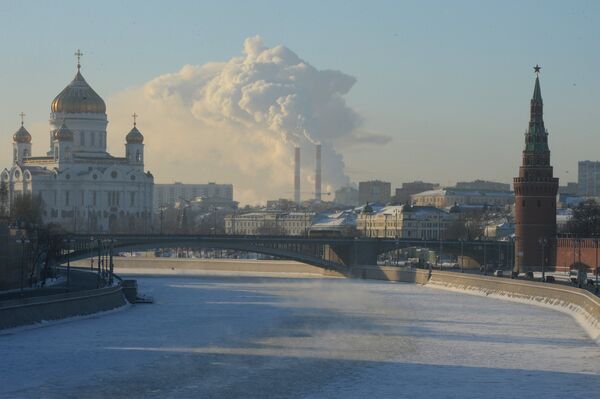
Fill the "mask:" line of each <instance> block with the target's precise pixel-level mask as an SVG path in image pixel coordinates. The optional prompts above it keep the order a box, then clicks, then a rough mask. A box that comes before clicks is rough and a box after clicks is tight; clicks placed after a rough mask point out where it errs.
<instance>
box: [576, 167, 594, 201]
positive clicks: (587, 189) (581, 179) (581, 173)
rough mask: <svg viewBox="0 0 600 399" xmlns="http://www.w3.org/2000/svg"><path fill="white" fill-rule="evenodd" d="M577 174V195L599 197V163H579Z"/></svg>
mask: <svg viewBox="0 0 600 399" xmlns="http://www.w3.org/2000/svg"><path fill="white" fill-rule="evenodd" d="M577 172H578V173H577V184H578V191H577V194H579V195H581V196H586V197H597V196H600V161H579V164H578V171H577Z"/></svg>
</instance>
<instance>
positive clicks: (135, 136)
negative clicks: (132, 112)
mask: <svg viewBox="0 0 600 399" xmlns="http://www.w3.org/2000/svg"><path fill="white" fill-rule="evenodd" d="M125 141H127V144H142V143H143V142H144V136H143V135H142V133H140V131H139V130H138V129H137V127H135V125H134V126H133V129H131V130H130V131H129V133H127V136H125Z"/></svg>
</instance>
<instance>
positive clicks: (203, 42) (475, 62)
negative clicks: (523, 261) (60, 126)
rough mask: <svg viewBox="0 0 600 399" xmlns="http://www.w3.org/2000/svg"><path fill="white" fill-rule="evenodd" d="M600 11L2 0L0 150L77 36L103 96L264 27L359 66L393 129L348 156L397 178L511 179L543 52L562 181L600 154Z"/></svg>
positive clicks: (88, 72) (60, 78)
mask: <svg viewBox="0 0 600 399" xmlns="http://www.w3.org/2000/svg"><path fill="white" fill-rule="evenodd" d="M599 17H600V2H598V1H410V2H405V1H368V2H367V1H301V2H293V3H291V2H285V1H241V0H240V1H218V2H216V1H215V2H201V1H173V2H169V3H167V2H165V1H160V2H159V1H108V0H104V1H101V2H81V1H58V2H47V1H26V2H25V1H2V2H1V3H0V38H1V39H2V40H0V54H2V55H3V56H2V62H1V63H0V140H1V141H0V142H1V143H3V144H2V146H0V148H2V151H0V161H1V163H2V165H3V166H4V165H6V166H8V164H9V162H10V149H9V147H10V143H11V138H10V136H11V135H12V133H13V132H14V131H15V130H16V128H17V127H18V124H19V117H18V114H19V112H21V111H25V112H26V113H27V114H28V116H27V121H28V123H29V124H34V123H45V121H46V120H47V118H48V113H49V107H50V102H51V100H52V98H53V97H54V96H55V95H56V94H57V93H58V92H59V91H60V90H61V89H62V88H63V87H64V86H65V85H66V84H67V83H68V82H69V81H70V79H71V78H72V75H73V73H74V63H75V61H74V57H73V53H74V51H75V50H76V49H77V48H81V49H82V50H83V52H84V53H85V56H84V59H83V64H84V68H85V76H86V77H87V79H88V81H89V82H90V83H91V84H92V86H93V87H94V88H95V89H96V90H97V91H98V92H99V94H100V95H102V96H103V97H104V98H105V99H106V98H109V97H110V96H111V95H114V94H116V93H118V92H119V91H121V90H123V89H125V88H127V87H130V86H138V85H140V84H142V83H144V82H146V81H148V80H149V79H151V78H153V77H156V76H158V75H161V74H164V73H168V72H174V71H177V70H179V69H180V68H181V66H182V65H184V64H203V63H205V62H209V61H221V60H226V59H229V58H231V57H232V56H236V55H238V54H239V53H240V51H241V46H242V43H243V41H244V39H245V38H246V37H249V36H254V35H256V34H258V35H260V36H262V37H263V39H264V41H265V44H266V45H268V46H273V45H276V44H283V45H285V46H287V47H289V48H290V49H292V50H293V51H295V52H296V53H297V54H298V55H299V56H300V57H301V58H304V59H306V60H307V61H308V62H310V63H311V64H312V65H314V66H315V67H317V68H319V69H327V68H330V69H339V70H341V71H343V72H345V73H347V74H349V75H352V76H354V77H356V79H357V83H356V85H355V87H354V88H353V89H352V90H351V92H350V94H349V95H348V102H349V104H350V105H351V106H352V107H353V108H354V109H355V110H356V111H357V112H358V113H359V114H361V115H362V116H363V118H364V128H365V129H366V130H369V131H373V132H377V133H381V134H387V135H390V136H392V137H393V141H392V142H391V143H389V144H388V145H387V146H385V147H381V146H379V147H378V146H365V147H353V148H350V149H346V150H344V155H345V159H346V164H347V172H348V174H349V175H350V176H351V177H352V178H353V179H354V180H361V179H367V178H375V177H379V178H382V179H386V180H390V181H392V183H393V184H394V185H398V184H399V183H401V182H402V181H409V180H413V179H425V180H433V181H437V182H441V183H445V184H447V183H452V182H453V181H456V180H464V179H473V178H478V177H479V178H486V179H495V180H501V181H506V182H508V181H509V180H510V178H511V177H512V176H514V175H515V174H516V173H517V168H518V163H519V158H520V151H521V147H522V141H523V140H522V139H523V132H524V130H525V128H526V126H527V118H528V100H529V98H530V96H531V92H532V90H533V78H534V75H533V72H532V69H531V67H532V66H533V65H534V64H536V63H539V64H540V65H542V68H543V69H542V76H541V79H542V95H543V97H544V100H545V105H546V109H545V113H546V118H545V119H546V126H547V128H548V129H549V132H550V146H551V150H552V153H553V161H552V163H553V165H554V166H555V170H556V171H557V174H558V176H559V177H561V180H562V181H561V183H564V178H565V177H567V178H568V177H569V176H570V179H574V178H576V162H577V160H580V159H600V154H599V149H600V129H599V128H598V126H599V125H598V122H597V121H596V118H595V116H596V114H597V113H598V112H599V111H600V106H599V102H598V98H597V96H596V93H598V92H599V91H600V90H599V89H600V83H599V81H598V78H597V73H598V72H597V71H598V70H600V52H599V51H598V49H599V48H600V47H599V46H600V45H599V43H600V18H599ZM109 109H110V104H109ZM109 118H110V115H109ZM32 133H34V139H36V138H37V136H36V134H40V135H42V134H44V135H43V136H41V137H43V138H44V139H45V137H46V136H45V133H46V132H39V133H38V132H32ZM45 145H46V141H44V142H42V143H40V145H39V146H37V147H36V148H34V152H37V153H41V152H42V151H45ZM567 170H568V171H569V173H568V174H567V173H566V171H567Z"/></svg>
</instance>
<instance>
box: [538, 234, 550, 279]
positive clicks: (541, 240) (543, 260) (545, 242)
mask: <svg viewBox="0 0 600 399" xmlns="http://www.w3.org/2000/svg"><path fill="white" fill-rule="evenodd" d="M538 242H539V244H540V245H541V246H542V281H546V270H545V269H544V264H545V263H546V258H545V257H544V249H545V248H546V244H548V240H547V239H545V238H540V239H539V240H538Z"/></svg>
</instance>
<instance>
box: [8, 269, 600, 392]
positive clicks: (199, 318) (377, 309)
mask: <svg viewBox="0 0 600 399" xmlns="http://www.w3.org/2000/svg"><path fill="white" fill-rule="evenodd" d="M136 278H138V282H139V287H140V291H141V292H142V293H144V294H148V295H151V296H153V297H154V299H155V304H153V305H135V306H131V307H130V308H128V309H125V310H123V311H120V312H114V313H110V314H106V315H102V316H98V317H88V318H85V319H79V320H77V319H75V320H73V321H70V322H67V323H58V324H50V325H47V326H43V327H40V328H33V329H25V330H20V331H15V332H11V333H9V334H2V335H0V398H29V397H33V398H38V397H39V398H108V397H110V398H122V397H126V398H237V397H243V398H365V397H370V398H387V397H389V398H399V397H400V398H401V397H407V398H432V397H436V398H437V397H444V398H503V399H504V398H513V397H527V399H535V398H564V397H570V398H575V397H582V398H592V397H597V396H595V395H598V389H599V387H600V346H598V345H596V344H595V343H594V342H593V341H592V340H591V339H590V338H589V337H588V336H587V335H586V333H585V331H584V330H583V329H581V327H580V326H579V325H578V324H577V323H576V322H575V321H574V320H573V319H572V318H571V317H570V316H568V315H566V314H564V313H560V312H557V311H553V310H550V309H546V308H541V307H536V306H533V305H527V304H520V303H512V302H507V301H501V300H497V299H492V298H485V297H480V296H473V295H466V294H462V293H456V292H449V291H444V290H437V289H432V288H428V287H422V286H419V285H414V284H400V283H388V282H379V281H362V280H347V279H317V278H276V277H265V276H250V275H247V274H244V275H219V276H207V275H204V276H159V277H140V276H136Z"/></svg>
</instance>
